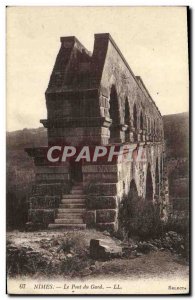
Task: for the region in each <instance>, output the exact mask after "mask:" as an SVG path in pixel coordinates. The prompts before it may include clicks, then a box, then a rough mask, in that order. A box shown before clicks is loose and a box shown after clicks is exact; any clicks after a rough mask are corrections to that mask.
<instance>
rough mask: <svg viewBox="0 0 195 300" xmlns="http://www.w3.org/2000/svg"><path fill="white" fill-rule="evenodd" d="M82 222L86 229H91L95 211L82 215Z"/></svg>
mask: <svg viewBox="0 0 195 300" xmlns="http://www.w3.org/2000/svg"><path fill="white" fill-rule="evenodd" d="M84 222H85V223H86V225H87V227H88V228H92V227H94V226H95V223H96V211H95V210H89V211H87V212H86V213H85V215H84Z"/></svg>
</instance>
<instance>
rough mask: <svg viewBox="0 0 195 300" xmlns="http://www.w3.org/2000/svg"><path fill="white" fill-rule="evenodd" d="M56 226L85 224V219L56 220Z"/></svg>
mask: <svg viewBox="0 0 195 300" xmlns="http://www.w3.org/2000/svg"><path fill="white" fill-rule="evenodd" d="M55 224H83V219H81V218H80V219H55Z"/></svg>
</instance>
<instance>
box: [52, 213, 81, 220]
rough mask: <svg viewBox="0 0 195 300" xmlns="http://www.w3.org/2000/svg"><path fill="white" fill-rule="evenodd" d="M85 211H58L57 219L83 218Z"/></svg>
mask: <svg viewBox="0 0 195 300" xmlns="http://www.w3.org/2000/svg"><path fill="white" fill-rule="evenodd" d="M82 217H83V213H57V215H56V219H80V218H81V219H82Z"/></svg>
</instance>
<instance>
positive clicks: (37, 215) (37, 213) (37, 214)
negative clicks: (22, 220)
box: [29, 209, 43, 223]
mask: <svg viewBox="0 0 195 300" xmlns="http://www.w3.org/2000/svg"><path fill="white" fill-rule="evenodd" d="M29 222H33V223H43V209H29Z"/></svg>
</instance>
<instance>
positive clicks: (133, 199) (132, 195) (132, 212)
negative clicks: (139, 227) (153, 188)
mask: <svg viewBox="0 0 195 300" xmlns="http://www.w3.org/2000/svg"><path fill="white" fill-rule="evenodd" d="M128 198H129V201H128V202H129V205H130V207H129V216H130V217H131V218H135V217H136V215H137V213H136V207H137V203H138V200H139V196H138V191H137V186H136V182H135V180H134V179H132V180H131V182H130V189H129V197H128Z"/></svg>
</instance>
